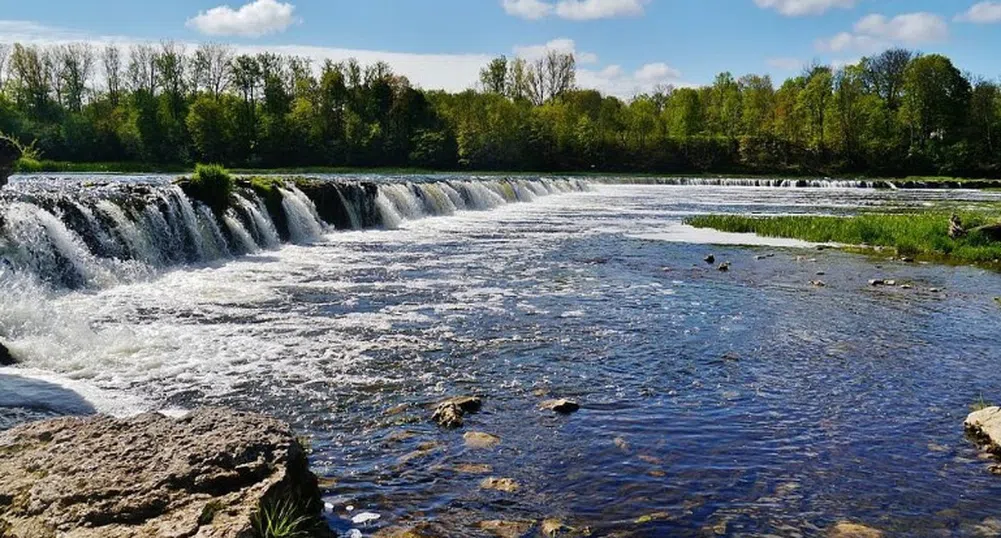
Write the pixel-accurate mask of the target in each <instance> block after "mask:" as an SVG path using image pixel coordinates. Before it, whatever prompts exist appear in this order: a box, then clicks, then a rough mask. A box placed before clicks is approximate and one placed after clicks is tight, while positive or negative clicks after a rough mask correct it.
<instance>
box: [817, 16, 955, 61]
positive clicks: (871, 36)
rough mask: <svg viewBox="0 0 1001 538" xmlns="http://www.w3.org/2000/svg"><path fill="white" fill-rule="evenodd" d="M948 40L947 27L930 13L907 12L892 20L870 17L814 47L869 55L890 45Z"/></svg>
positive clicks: (942, 20) (821, 40) (819, 42)
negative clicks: (861, 52) (860, 52)
mask: <svg viewBox="0 0 1001 538" xmlns="http://www.w3.org/2000/svg"><path fill="white" fill-rule="evenodd" d="M948 38H949V24H948V23H947V22H946V21H945V19H943V18H942V17H941V16H939V15H936V14H934V13H927V12H920V13H907V14H905V15H897V16H896V17H893V18H888V17H886V16H885V15H879V14H873V15H867V16H865V17H863V18H862V19H860V20H859V21H858V22H856V23H855V27H854V28H853V31H852V32H841V33H839V34H837V35H835V36H834V37H831V38H828V39H820V40H818V41H817V48H818V49H819V50H821V51H826V52H840V51H846V50H857V51H863V52H871V51H876V50H879V49H881V48H886V47H889V46H893V45H920V44H923V43H936V42H941V41H945V40H946V39H948Z"/></svg>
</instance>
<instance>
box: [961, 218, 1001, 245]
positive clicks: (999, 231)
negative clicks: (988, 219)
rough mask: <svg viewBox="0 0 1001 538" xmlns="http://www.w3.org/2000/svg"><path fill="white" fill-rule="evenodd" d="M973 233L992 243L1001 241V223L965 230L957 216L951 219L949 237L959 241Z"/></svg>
mask: <svg viewBox="0 0 1001 538" xmlns="http://www.w3.org/2000/svg"><path fill="white" fill-rule="evenodd" d="M971 233H974V234H979V235H982V236H984V237H986V238H987V239H988V240H990V241H1001V222H993V223H991V224H984V225H983V226H977V227H976V228H970V229H969V230H967V229H966V228H963V223H962V222H961V221H960V220H959V217H958V216H957V215H953V216H951V217H949V237H951V238H953V239H959V238H961V237H966V236H967V235H969V234H971Z"/></svg>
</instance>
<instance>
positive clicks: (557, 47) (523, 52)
mask: <svg viewBox="0 0 1001 538" xmlns="http://www.w3.org/2000/svg"><path fill="white" fill-rule="evenodd" d="M550 51H557V52H562V53H564V54H573V55H574V58H576V60H577V63H579V64H593V63H598V55H597V54H594V53H592V52H582V51H579V50H577V43H576V42H574V40H573V39H568V38H565V37H563V38H559V39H554V40H552V41H550V42H549V43H546V44H544V45H518V46H516V47H514V54H515V55H516V56H518V57H520V58H524V59H526V60H530V61H533V60H538V59H539V58H542V57H544V56H545V55H546V54H548V53H549V52H550Z"/></svg>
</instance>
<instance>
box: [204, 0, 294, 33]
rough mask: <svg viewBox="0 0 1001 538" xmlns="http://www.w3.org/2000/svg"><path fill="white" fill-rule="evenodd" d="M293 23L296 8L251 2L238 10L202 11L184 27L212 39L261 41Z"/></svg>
mask: <svg viewBox="0 0 1001 538" xmlns="http://www.w3.org/2000/svg"><path fill="white" fill-rule="evenodd" d="M295 22H296V17H295V6H293V5H292V4H288V3H282V2H278V1H277V0H253V1H252V2H250V3H249V4H245V5H243V6H241V7H240V8H239V9H233V8H232V7H230V6H228V5H225V6H219V7H214V8H212V9H210V10H208V11H202V12H200V13H199V14H198V15H196V16H194V17H192V18H190V19H188V22H187V26H188V28H192V29H194V30H197V31H198V32H201V33H202V34H205V35H211V36H240V37H261V36H263V35H267V34H274V33H279V32H284V31H285V30H286V29H288V27H289V26H292V24H293V23H295Z"/></svg>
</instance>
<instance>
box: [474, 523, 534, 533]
mask: <svg viewBox="0 0 1001 538" xmlns="http://www.w3.org/2000/svg"><path fill="white" fill-rule="evenodd" d="M477 527H479V528H480V530H483V531H486V532H488V533H490V534H492V535H494V536H499V537H500V538H520V537H521V536H524V535H525V534H527V533H528V531H530V530H531V529H532V523H530V522H528V521H502V520H499V519H495V520H491V521H481V522H479V524H477Z"/></svg>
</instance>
